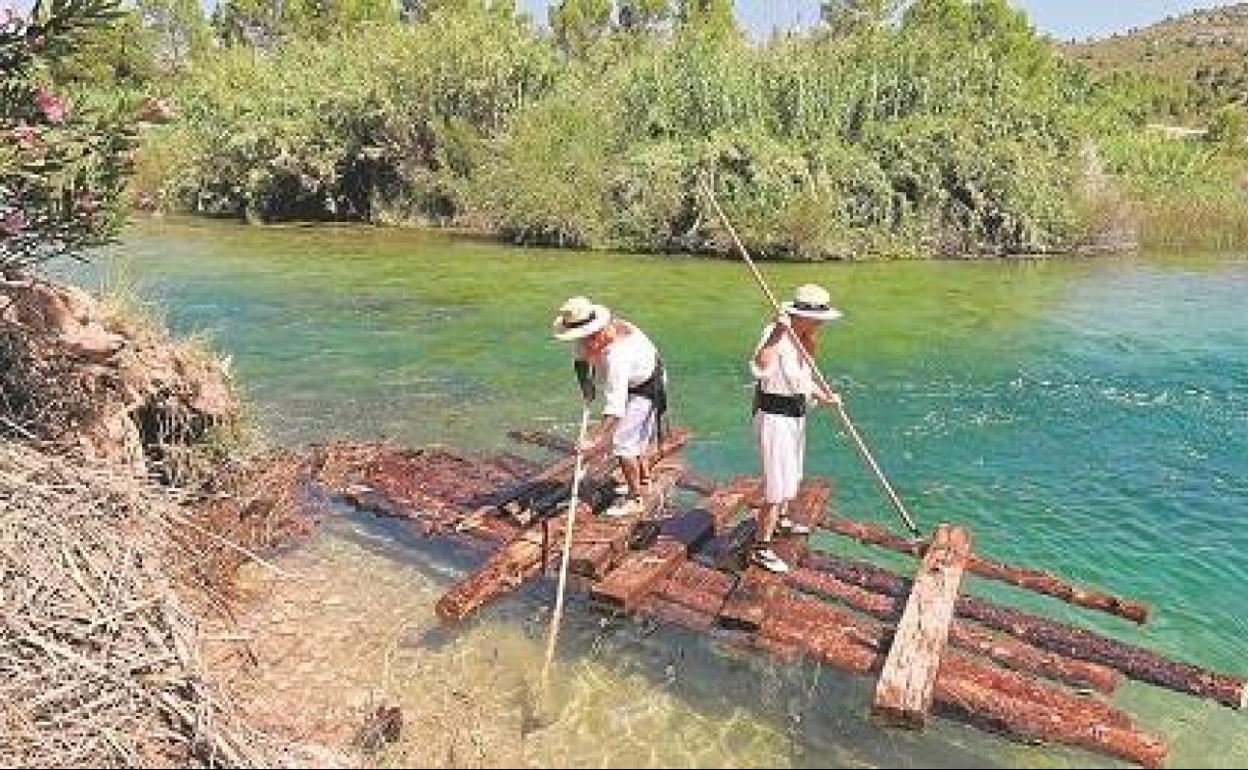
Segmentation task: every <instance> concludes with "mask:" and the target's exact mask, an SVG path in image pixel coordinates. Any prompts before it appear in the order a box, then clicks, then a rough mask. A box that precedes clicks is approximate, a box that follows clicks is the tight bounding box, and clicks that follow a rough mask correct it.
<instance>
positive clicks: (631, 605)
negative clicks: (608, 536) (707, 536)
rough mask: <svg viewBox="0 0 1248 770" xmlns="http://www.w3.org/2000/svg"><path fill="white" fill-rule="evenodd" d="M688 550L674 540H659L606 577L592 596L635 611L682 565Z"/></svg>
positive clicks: (637, 552)
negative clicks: (640, 602)
mask: <svg viewBox="0 0 1248 770" xmlns="http://www.w3.org/2000/svg"><path fill="white" fill-rule="evenodd" d="M685 558H686V551H685V547H684V546H683V545H681V544H680V543H678V542H676V541H674V540H665V539H660V540H659V542H657V543H655V544H654V545H653V546H651V547H650V548H647V549H646V550H644V551H634V552H633V553H631V554H629V555H628V556H626V557H624V559H623V560H622V561H621V562H620V564H619V566H617V567H616V568H615V569H613V570H612V571H611V572H610V574H608V575H607V576H606V577H605V578H603V579H602V580H600V581H598V582H597V583H595V584H594V586H593V588H591V589H590V592H589V595H590V597H591V598H593V599H596V600H598V601H600V602H602V603H604V604H606V605H608V606H612V607H622V608H623V609H625V610H632V609H635V607H636V605H637V602H639V601H640V600H641V599H643V598H644V597H645V596H646V595H647V594H648V593H650V592H651V591H652V590H653V589H654V588H655V587H656V586H657V585H658V584H659V583H661V582H662V581H664V580H666V579H667V577H668V576H669V575H670V574H671V573H672V572H674V571H675V570H676V568H677V567H678V566H680V562H681V561H683V560H684V559H685Z"/></svg>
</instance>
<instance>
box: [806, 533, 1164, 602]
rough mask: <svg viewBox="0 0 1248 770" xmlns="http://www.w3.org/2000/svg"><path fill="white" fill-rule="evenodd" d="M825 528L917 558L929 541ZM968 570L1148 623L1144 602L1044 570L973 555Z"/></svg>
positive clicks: (981, 575) (888, 534)
mask: <svg viewBox="0 0 1248 770" xmlns="http://www.w3.org/2000/svg"><path fill="white" fill-rule="evenodd" d="M823 527H824V528H825V529H827V530H829V531H831V532H835V533H836V534H838V535H843V536H844V537H848V538H852V539H854V540H857V541H859V542H861V543H867V544H868V545H876V546H879V547H881V548H886V549H888V550H890V551H896V552H897V553H904V554H908V555H910V556H914V557H920V556H922V555H923V551H924V550H925V549H926V548H927V545H928V541H927V540H923V539H912V538H906V537H902V536H900V535H896V534H894V533H892V532H889V531H888V530H886V529H884V528H883V527H880V526H877V525H875V524H872V523H870V522H865V521H854V520H853V519H845V518H841V517H836V516H829V517H827V518H826V519H825V520H824V522H823ZM967 569H969V570H970V571H971V572H973V573H974V574H976V575H979V576H980V577H985V578H988V579H990V580H996V581H999V582H1002V583H1008V584H1010V585H1013V586H1018V587H1019V588H1024V589H1027V590H1029V591H1035V592H1036V593H1040V594H1044V595H1046V596H1052V597H1054V598H1056V599H1060V600H1062V601H1064V602H1066V603H1068V604H1073V605H1077V606H1079V607H1086V608H1087V609H1092V610H1099V611H1101V612H1106V613H1109V614H1111V615H1117V616H1118V617H1121V618H1126V619H1127V620H1133V621H1135V622H1136V623H1144V622H1145V621H1147V620H1148V613H1149V610H1148V606H1147V605H1145V604H1144V603H1143V602H1139V601H1136V600H1134V599H1123V598H1121V597H1118V596H1114V595H1113V594H1109V593H1106V592H1104V591H1099V590H1096V589H1093V588H1085V587H1082V586H1077V585H1073V584H1071V583H1068V582H1067V581H1065V580H1062V579H1061V578H1059V577H1057V576H1056V575H1054V574H1052V573H1051V572H1045V571H1044V570H1038V569H1031V568H1028V567H1016V566H1014V565H1011V564H1005V563H1004V562H999V561H994V560H992V559H985V558H984V557H982V556H979V555H977V554H972V555H971V558H970V561H969V562H968V564H967Z"/></svg>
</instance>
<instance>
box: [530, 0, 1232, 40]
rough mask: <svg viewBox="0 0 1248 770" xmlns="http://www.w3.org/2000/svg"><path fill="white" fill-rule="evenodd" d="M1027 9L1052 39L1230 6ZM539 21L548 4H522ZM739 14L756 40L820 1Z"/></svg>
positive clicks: (808, 18)
mask: <svg viewBox="0 0 1248 770" xmlns="http://www.w3.org/2000/svg"><path fill="white" fill-rule="evenodd" d="M1012 1H1013V2H1014V4H1015V5H1017V6H1019V7H1021V8H1024V9H1026V11H1027V12H1028V13H1029V14H1030V15H1031V20H1032V21H1033V22H1034V23H1035V25H1036V26H1037V27H1038V28H1039V29H1040V30H1042V31H1043V32H1046V33H1048V34H1050V35H1052V36H1054V37H1056V38H1059V39H1062V40H1067V39H1083V38H1087V37H1104V36H1106V35H1109V34H1112V33H1114V32H1123V31H1126V30H1128V29H1130V28H1132V27H1140V26H1145V25H1148V24H1152V23H1153V22H1155V21H1160V20H1162V19H1164V18H1166V17H1167V16H1172V15H1175V14H1180V13H1184V12H1186V11H1190V10H1192V9H1194V8H1213V7H1215V6H1219V5H1228V3H1227V2H1226V0H1012ZM521 3H522V4H523V5H524V6H525V7H526V8H528V9H529V10H530V11H532V12H533V17H534V18H535V19H538V20H540V21H545V19H546V8H547V6H549V5H550V0H521ZM736 3H737V15H738V17H739V18H740V19H741V21H742V23H743V24H744V25H745V27H746V28H747V29H749V30H750V31H751V33H753V35H754V36H756V37H763V36H766V34H767V33H768V32H770V31H771V30H772V29H774V28H776V27H781V28H788V27H793V26H797V25H805V24H811V23H813V22H814V21H815V20H816V19H817V18H818V15H819V2H818V0H736Z"/></svg>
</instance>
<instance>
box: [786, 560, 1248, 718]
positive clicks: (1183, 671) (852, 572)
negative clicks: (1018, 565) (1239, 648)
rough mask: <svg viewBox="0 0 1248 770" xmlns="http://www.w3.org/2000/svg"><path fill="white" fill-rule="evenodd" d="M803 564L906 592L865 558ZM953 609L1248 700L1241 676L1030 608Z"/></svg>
mask: <svg viewBox="0 0 1248 770" xmlns="http://www.w3.org/2000/svg"><path fill="white" fill-rule="evenodd" d="M803 565H804V566H807V567H811V568H813V569H816V570H820V571H823V572H827V573H829V574H832V575H835V576H836V577H838V578H840V579H841V580H844V581H846V582H848V583H852V584H854V585H857V586H860V587H863V588H867V589H869V590H871V591H875V592H877V593H882V594H887V595H889V596H895V597H896V596H905V595H906V594H907V593H908V591H909V583H910V581H908V580H906V579H905V578H902V577H899V576H897V575H894V574H893V573H891V572H889V571H887V570H884V569H881V568H879V567H876V566H874V565H871V564H866V563H864V562H857V561H850V560H846V559H839V558H836V557H833V556H831V555H829V554H825V553H809V554H807V556H806V558H805V560H804V561H803ZM954 612H955V613H956V614H957V615H958V617H961V618H965V619H968V620H975V621H978V622H980V623H982V624H983V625H986V626H988V627H990V628H994V629H996V630H998V631H1003V632H1005V633H1008V634H1011V635H1013V636H1015V637H1017V638H1018V639H1021V640H1023V641H1026V642H1029V643H1031V644H1033V645H1035V646H1036V647H1039V648H1042V649H1045V650H1049V651H1050V652H1056V653H1058V654H1061V655H1065V656H1067V657H1071V658H1080V659H1082V660H1088V661H1092V662H1095V663H1101V664H1103V665H1106V666H1110V667H1111V668H1114V669H1117V670H1118V671H1121V672H1122V673H1123V674H1126V675H1127V676H1128V677H1130V678H1132V679H1135V680H1137V681H1140V682H1146V683H1148V684H1154V685H1157V686H1159V687H1165V688H1167V689H1170V690H1175V691H1177V692H1183V693H1187V694H1189V695H1196V696H1199V697H1202V698H1208V699H1210V700H1214V701H1217V702H1218V703H1221V704H1223V705H1224V706H1229V707H1231V708H1236V709H1240V708H1244V706H1245V703H1246V699H1248V688H1246V687H1245V680H1244V678H1243V677H1239V676H1233V675H1230V674H1219V673H1216V672H1214V671H1210V670H1209V669H1206V668H1202V667H1200V666H1195V665H1192V664H1189V663H1181V662H1179V661H1175V660H1170V659H1168V658H1165V657H1163V656H1161V655H1158V654H1157V653H1155V652H1152V651H1151V650H1146V649H1144V648H1142V647H1137V646H1135V645H1133V644H1128V643H1126V642H1121V641H1118V640H1116V639H1111V638H1109V637H1105V636H1101V635H1100V634H1097V633H1094V632H1092V631H1088V630H1086V629H1082V628H1078V627H1076V626H1071V625H1067V624H1065V623H1059V622H1057V621H1053V620H1049V619H1047V618H1043V617H1040V616H1039V615H1034V614H1032V613H1029V612H1024V611H1022V610H1016V609H1014V608H1012V607H1004V606H1001V605H998V604H993V603H991V602H986V601H983V600H982V599H975V598H972V597H969V596H963V597H961V598H959V599H958V602H957V605H956V606H955V609H954Z"/></svg>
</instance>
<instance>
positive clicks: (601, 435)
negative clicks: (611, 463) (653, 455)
mask: <svg viewBox="0 0 1248 770" xmlns="http://www.w3.org/2000/svg"><path fill="white" fill-rule="evenodd" d="M553 326H554V334H555V339H558V340H563V341H565V342H575V343H576V344H575V345H574V347H573V353H572V357H573V367H574V368H575V370H576V377H577V381H578V382H579V383H580V386H581V393H582V395H583V396H584V397H585V400H586V401H592V400H593V399H594V396H595V387H594V380H595V378H597V379H601V380H602V382H603V400H604V404H603V408H602V422H601V423H599V424H598V426H597V427H596V428H595V429H594V431H593V433H592V434H591V435H590V436H589V437H588V438H587V439H586V442H585V443H586V446H584V447H581V449H583V450H585V451H590V450H592V449H595V448H597V447H599V446H601V445H603V444H604V443H605V442H607V441H611V442H612V450H613V452H614V454H615V456H616V458H618V460H619V463H620V472H621V473H622V474H623V476H624V483H625V485H626V486H627V495H628V497H627V499H626V500H625V501H624V503H623V504H622V505H618V506H613V507H612V508H611V509H609V510H608V511H607V515H611V516H633V515H637V514H640V513H641V512H642V511H643V510H645V506H644V503H643V500H642V491H643V488H644V485H646V484H648V482H649V468H647V467H646V463H645V454H646V449H647V447H648V446H649V444H650V442H651V441H653V440H654V439H655V437H656V436H657V435H658V428H659V420H660V419H662V416H663V414H664V413H665V412H666V411H667V392H666V387H665V385H666V381H665V377H664V373H663V362H662V360H661V359H660V358H659V353H658V350H657V349H656V348H655V347H654V343H652V342H651V341H650V339H649V338H648V337H646V335H645V334H643V333H642V331H641V329H638V328H637V327H636V326H634V325H633V324H632V323H630V322H628V321H626V320H624V319H623V318H618V317H613V316H612V314H611V311H610V310H609V309H607V308H606V307H605V306H603V305H598V304H595V303H593V302H591V301H590V300H589V299H587V298H585V297H572V298H571V299H569V300H568V301H567V302H565V303H563V307H561V308H559V315H557V316H555V320H554V324H553Z"/></svg>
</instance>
